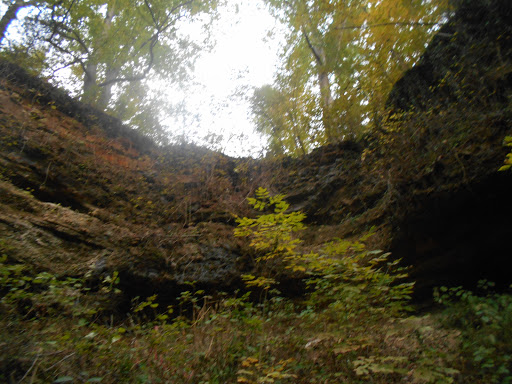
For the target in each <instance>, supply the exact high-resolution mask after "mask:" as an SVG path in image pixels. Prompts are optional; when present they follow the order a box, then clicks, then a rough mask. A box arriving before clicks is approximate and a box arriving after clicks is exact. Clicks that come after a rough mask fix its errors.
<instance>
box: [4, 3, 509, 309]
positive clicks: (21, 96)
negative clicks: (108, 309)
mask: <svg viewBox="0 0 512 384" xmlns="http://www.w3.org/2000/svg"><path fill="white" fill-rule="evenodd" d="M464 4H465V5H464V6H463V7H461V8H460V9H459V10H458V11H457V12H456V13H455V14H454V15H453V17H452V19H451V20H450V21H449V22H448V23H447V24H446V25H445V26H443V28H441V30H440V31H439V33H438V35H437V36H436V37H435V38H434V40H433V41H432V43H431V44H430V46H429V47H428V48H427V50H426V52H425V55H424V56H423V58H422V59H421V60H420V62H419V63H418V65H417V66H415V67H414V68H413V69H411V70H410V71H409V72H408V73H406V74H405V75H404V77H403V78H402V79H401V80H400V81H399V82H398V83H397V85H396V86H395V88H394V89H393V92H392V93H391V96H390V99H389V102H388V106H389V109H390V111H391V112H390V113H389V114H388V115H387V116H386V117H385V118H383V119H382V121H381V122H380V125H379V126H378V127H377V128H376V130H375V132H374V133H372V134H371V135H368V136H367V137H365V138H363V139H361V140H360V141H358V142H351V141H349V142H341V143H338V144H331V145H328V146H325V147H321V148H318V149H316V150H314V151H313V152H312V153H311V154H309V155H307V156H304V157H301V158H297V159H293V158H283V159H274V160H270V159H262V160H254V159H233V158H229V157H227V156H224V155H222V154H219V153H215V152H212V151H209V150H207V149H204V148H199V147H194V146H191V145H182V146H169V147H160V146H157V145H155V144H154V143H152V142H151V140H149V139H148V138H145V137H143V136H141V135H140V134H138V133H137V132H136V131H133V130H131V129H129V128H127V127H125V126H123V125H122V124H121V123H120V122H119V121H118V120H116V119H114V118H112V117H110V116H108V115H106V114H104V113H102V112H99V111H96V110H94V109H92V108H90V107H88V106H86V105H83V104H81V103H79V102H77V101H75V100H73V99H71V98H70V97H69V96H67V95H66V94H65V93H64V92H62V91H60V90H58V89H55V88H54V87H52V86H50V85H49V84H47V83H46V82H44V81H43V80H40V79H37V78H34V77H31V76H30V75H28V74H27V73H26V72H24V71H23V70H21V69H20V68H18V67H16V66H14V65H12V64H9V63H7V62H0V240H2V242H3V243H4V244H5V247H8V249H9V252H8V257H9V260H10V261H11V262H23V263H26V264H28V265H30V266H32V267H33V268H34V269H36V270H48V271H51V272H53V273H56V274H58V275H66V276H83V275H85V274H89V275H90V276H91V277H90V278H91V279H93V280H94V279H101V278H102V276H104V275H105V274H110V273H112V271H114V270H117V271H119V273H120V275H121V282H122V283H121V289H122V290H123V292H125V294H126V299H129V298H130V297H132V296H144V295H150V294H153V293H158V294H159V297H160V298H161V299H163V300H165V299H168V300H172V299H173V298H174V297H176V296H177V294H178V291H179V290H180V289H183V288H184V287H186V286H187V285H186V282H188V281H195V282H196V286H198V287H202V288H206V289H209V290H217V291H219V290H234V289H236V288H238V287H241V286H242V284H241V279H240V275H241V274H242V273H246V272H248V271H250V270H251V268H252V264H251V258H250V257H249V256H248V255H251V252H252V251H251V250H250V249H249V247H248V245H247V244H246V242H244V241H243V240H241V239H237V238H235V237H234V236H233V228H234V226H235V225H236V223H235V219H234V217H235V215H251V214H252V213H251V212H250V210H249V208H248V206H247V204H246V198H247V197H248V196H251V195H252V193H253V191H254V190H255V189H256V188H257V187H259V186H262V187H266V188H268V189H269V190H271V191H272V192H275V193H284V194H286V195H287V200H288V201H289V202H290V203H291V204H292V209H294V210H302V211H304V212H305V213H306V214H307V224H308V229H307V231H306V232H305V233H304V236H303V237H304V239H305V247H309V248H315V247H318V246H319V245H320V244H322V243H323V242H325V241H327V240H329V239H332V238H334V237H357V236H358V235H360V234H362V233H364V232H365V231H366V230H368V229H369V228H370V227H372V226H374V227H376V235H375V236H374V237H373V238H372V239H371V246H373V247H376V248H380V249H384V250H386V251H391V252H392V253H393V255H394V257H397V258H402V259H403V263H405V264H407V265H412V271H411V278H412V279H414V280H417V281H418V287H417V295H418V297H428V296H429V295H430V290H431V288H432V286H434V285H439V284H450V285H455V284H461V283H465V284H473V283H475V282H476V281H477V280H479V279H481V278H488V279H491V280H496V281H498V282H499V283H502V284H510V282H511V278H510V275H509V274H508V273H507V271H506V268H504V265H505V264H506V257H507V256H506V255H507V254H508V252H509V248H510V243H509V240H508V239H509V238H510V235H511V234H512V224H511V223H510V220H509V218H510V217H511V214H512V206H511V204H510V199H509V191H510V189H511V188H512V177H511V174H510V173H504V172H498V171H497V170H498V168H499V167H500V165H501V164H502V162H503V159H504V157H505V154H506V149H504V148H503V146H502V142H503V138H504V137H505V135H507V134H510V132H511V130H512V123H511V122H512V109H511V104H510V100H511V99H510V97H511V89H512V70H511V68H512V27H511V24H510V20H512V12H511V7H510V5H508V2H507V1H498V2H495V5H491V6H490V5H487V6H481V2H478V1H476V2H475V1H467V2H464ZM281 288H284V290H285V291H286V290H288V292H289V293H293V292H294V289H295V288H296V287H295V286H294V284H292V282H291V281H288V283H284V282H283V285H282V287H281Z"/></svg>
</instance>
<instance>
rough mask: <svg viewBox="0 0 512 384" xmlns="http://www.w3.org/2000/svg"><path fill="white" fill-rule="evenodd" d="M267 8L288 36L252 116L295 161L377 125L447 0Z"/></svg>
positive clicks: (277, 1) (277, 2) (274, 2)
mask: <svg viewBox="0 0 512 384" xmlns="http://www.w3.org/2000/svg"><path fill="white" fill-rule="evenodd" d="M265 3H266V4H267V5H268V7H269V9H270V10H271V12H272V13H273V14H274V16H275V17H276V18H278V19H279V20H280V21H281V22H282V23H283V24H284V25H286V26H287V28H288V34H287V37H286V43H285V45H284V46H283V49H282V55H281V67H280V69H279V72H278V74H277V75H276V76H275V80H274V83H273V84H272V85H271V86H264V87H262V88H259V89H257V90H256V91H255V94H254V97H253V100H252V112H253V115H254V120H255V123H256V126H257V129H258V130H259V131H260V132H263V133H265V134H266V135H268V137H269V150H270V151H271V152H272V153H273V154H278V155H279V154H282V153H287V154H293V155H301V154H303V153H304V152H307V151H309V150H310V149H311V148H314V147H315V146H317V145H322V144H325V143H327V142H332V141H335V140H338V139H342V138H348V137H353V136H354V135H359V134H361V133H363V132H364V131H365V130H368V129H369V128H370V127H371V126H372V124H374V123H376V122H378V121H379V119H380V118H381V117H382V115H383V112H384V104H385V102H386V99H387V97H388V94H389V92H390V90H391V88H392V87H393V85H394V84H395V82H396V81H397V80H398V79H399V78H400V76H401V75H402V74H403V73H404V72H405V71H406V70H407V69H409V68H410V67H411V66H412V65H413V64H414V63H415V62H416V61H417V60H418V59H419V57H420V55H421V53H422V52H423V51H424V49H425V44H426V43H427V42H428V41H429V39H430V38H431V37H432V35H433V34H434V33H435V32H436V31H437V29H438V26H439V24H438V23H441V22H442V21H443V19H444V18H445V16H446V12H447V10H448V9H449V7H448V5H449V2H448V1H446V0H438V1H421V2H420V1H409V2H405V1H399V2H397V1H394V0H383V1H378V2H376V1H367V0H357V1H351V2H347V1H342V0H336V1H326V0H313V1H303V0H286V1H284V0H265Z"/></svg>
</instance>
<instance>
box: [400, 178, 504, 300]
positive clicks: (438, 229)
mask: <svg viewBox="0 0 512 384" xmlns="http://www.w3.org/2000/svg"><path fill="white" fill-rule="evenodd" d="M511 190H512V175H511V174H510V173H508V172H497V173H494V174H492V175H490V176H489V177H488V178H486V179H485V180H482V181H480V182H478V183H477V184H473V185H466V186H465V187H461V188H460V189H459V190H458V191H456V192H455V193H446V194H441V195H438V196H432V195H430V196H428V197H427V198H424V197H423V198H422V200H423V201H420V202H419V204H418V206H420V207H421V209H418V210H417V211H416V214H412V215H408V218H407V220H406V221H403V222H400V223H396V224H395V231H394V232H395V233H396V234H397V235H396V236H395V238H394V239H393V245H392V249H391V251H392V254H393V255H394V256H395V257H397V258H401V259H402V262H403V264H404V265H410V266H411V267H412V268H411V271H410V278H411V279H412V280H413V281H416V289H415V296H414V298H415V299H416V300H417V301H430V300H431V299H432V290H433V288H434V287H436V286H443V285H444V286H448V287H453V286H463V287H465V288H466V289H475V287H476V286H477V283H478V281H479V280H482V279H485V280H488V281H492V282H495V283H496V287H497V289H499V290H503V289H506V288H508V286H509V285H510V284H511V283H512V274H511V273H510V269H509V265H510V264H509V260H508V257H510V247H511V243H512V220H510V219H511V217H512V204H511V201H510V191H511Z"/></svg>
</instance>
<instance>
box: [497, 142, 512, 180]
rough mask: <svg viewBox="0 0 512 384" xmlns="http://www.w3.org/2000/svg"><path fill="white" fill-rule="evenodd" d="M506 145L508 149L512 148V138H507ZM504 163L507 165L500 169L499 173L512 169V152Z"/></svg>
mask: <svg viewBox="0 0 512 384" xmlns="http://www.w3.org/2000/svg"><path fill="white" fill-rule="evenodd" d="M504 144H505V145H506V146H507V147H512V136H507V137H505V140H504ZM504 163H505V164H504V165H503V166H502V167H501V168H500V169H499V171H508V170H509V169H510V167H512V152H510V153H507V157H506V158H505V161H504Z"/></svg>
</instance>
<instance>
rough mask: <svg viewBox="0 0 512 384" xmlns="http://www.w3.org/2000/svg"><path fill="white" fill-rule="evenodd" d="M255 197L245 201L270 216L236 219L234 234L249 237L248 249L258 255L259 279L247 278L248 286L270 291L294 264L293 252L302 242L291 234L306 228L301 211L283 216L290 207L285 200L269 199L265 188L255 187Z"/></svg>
mask: <svg viewBox="0 0 512 384" xmlns="http://www.w3.org/2000/svg"><path fill="white" fill-rule="evenodd" d="M255 194H256V198H249V199H248V201H249V205H251V206H252V207H253V208H254V209H256V210H257V211H260V212H261V211H265V210H267V211H270V213H267V214H262V215H259V216H258V217H257V218H256V219H251V218H248V217H243V218H237V223H238V227H237V228H236V229H235V231H234V233H235V236H237V237H247V238H249V239H250V240H251V242H250V246H251V247H253V248H254V249H255V250H256V251H257V252H258V257H257V258H256V260H255V261H256V262H257V263H258V264H259V266H261V271H260V272H261V273H262V276H260V277H258V278H256V277H255V276H252V275H246V276H245V280H246V282H247V285H248V286H258V287H263V288H265V289H269V288H270V287H271V286H272V285H273V284H275V283H276V281H275V278H276V276H278V275H279V274H281V273H282V271H283V268H285V267H287V266H290V265H291V264H292V263H294V259H295V257H296V251H295V249H296V248H297V246H298V245H299V244H300V243H301V240H299V239H297V238H295V237H294V233H295V232H298V231H302V230H304V229H305V226H304V224H303V223H302V220H304V219H305V218H306V215H305V214H303V213H302V212H290V213H286V211H287V210H288V209H289V208H290V205H289V204H288V203H287V202H286V201H285V200H284V197H285V196H284V195H276V196H270V193H269V192H268V191H267V190H266V189H264V188H258V189H257V190H256V192H255Z"/></svg>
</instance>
